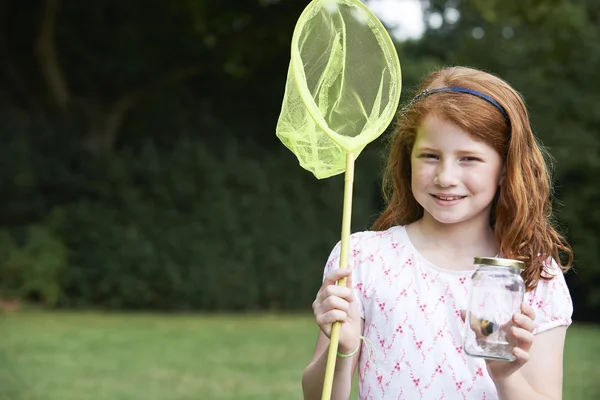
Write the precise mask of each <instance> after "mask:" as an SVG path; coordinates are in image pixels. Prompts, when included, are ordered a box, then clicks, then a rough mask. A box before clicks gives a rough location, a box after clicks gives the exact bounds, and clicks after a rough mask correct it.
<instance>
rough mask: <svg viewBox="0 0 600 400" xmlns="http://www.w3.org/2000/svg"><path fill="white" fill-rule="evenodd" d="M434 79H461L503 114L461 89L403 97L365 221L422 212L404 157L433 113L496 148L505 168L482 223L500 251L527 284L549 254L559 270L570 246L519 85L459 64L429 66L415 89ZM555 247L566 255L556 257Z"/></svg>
mask: <svg viewBox="0 0 600 400" xmlns="http://www.w3.org/2000/svg"><path fill="white" fill-rule="evenodd" d="M441 87H462V88H467V89H471V90H476V91H478V92H480V93H483V94H485V95H487V96H490V97H491V98H493V99H494V100H496V101H497V102H498V103H499V104H500V105H501V106H502V107H503V108H504V109H505V110H506V113H507V114H508V117H509V119H510V122H507V121H506V119H505V117H504V116H503V115H502V113H501V112H500V110H499V109H498V108H496V107H495V106H494V105H492V104H490V103H488V102H487V101H485V100H483V99H481V98H479V97H476V96H472V95H469V94H464V93H455V92H439V93H435V94H432V95H430V96H424V97H423V98H422V99H419V100H417V101H415V102H414V104H411V105H409V108H408V109H407V110H405V111H404V112H403V114H402V116H401V118H398V121H397V123H396V126H395V129H394V132H393V134H392V137H391V139H390V142H389V147H390V151H389V157H388V162H387V167H386V169H385V173H384V179H383V190H384V192H383V194H384V198H385V201H386V208H385V210H384V211H383V212H382V213H381V215H380V216H379V217H378V218H377V220H376V221H375V222H374V224H373V227H372V229H374V230H386V229H388V228H390V227H392V226H394V225H407V224H410V223H412V222H415V221H417V220H418V219H420V218H421V217H422V216H423V208H422V207H421V205H420V204H419V203H418V202H417V201H416V200H415V198H414V197H413V195H412V189H411V158H410V157H411V152H412V148H413V145H414V143H415V138H416V133H417V128H418V126H419V125H420V124H421V123H422V121H423V120H424V119H425V117H426V116H427V115H430V114H435V115H436V116H438V117H440V118H442V119H445V120H447V121H449V122H451V123H454V124H456V125H457V126H459V127H460V128H461V129H463V130H464V131H465V132H468V133H469V134H470V135H472V136H473V137H474V138H475V139H477V140H482V141H484V142H485V143H487V144H489V145H490V146H491V147H493V148H494V149H495V150H496V151H497V152H498V154H500V155H501V156H502V158H503V160H504V165H505V169H506V176H505V179H504V183H503V185H502V186H501V187H500V188H499V190H498V193H497V194H496V197H495V200H494V204H493V205H492V211H491V215H490V225H491V227H492V228H493V230H494V233H495V236H496V240H497V241H498V243H499V245H500V252H501V254H502V255H503V257H506V258H511V259H516V260H520V261H523V262H524V263H525V270H524V272H523V278H524V280H525V282H526V285H527V288H528V289H529V290H531V289H533V288H535V287H536V285H537V283H538V282H539V280H540V279H550V278H551V277H549V276H547V275H546V274H543V271H544V265H545V263H546V261H547V260H549V259H550V258H553V259H554V260H555V261H556V262H557V263H558V265H559V266H560V268H561V269H562V270H563V271H567V270H568V269H569V268H570V267H571V264H572V262H573V252H572V250H571V247H570V246H569V244H568V243H567V241H566V239H565V238H564V237H563V236H562V235H561V234H560V233H559V232H558V231H557V229H556V228H555V227H554V226H553V223H552V196H553V192H552V180H551V176H550V170H549V166H550V163H549V160H550V158H549V155H548V153H546V152H545V151H544V149H543V147H542V146H540V145H539V143H538V142H537V140H536V138H535V136H534V134H533V132H532V130H531V125H530V123H529V116H528V113H527V109H526V106H525V103H524V102H523V99H522V98H521V96H520V95H519V93H517V92H516V91H515V90H514V89H513V88H512V87H511V86H510V85H508V84H507V83H506V82H504V81H503V80H501V79H499V78H497V77H496V76H493V75H491V74H489V73H486V72H483V71H479V70H476V69H472V68H465V67H451V68H444V69H441V70H438V71H436V72H434V73H432V74H430V75H429V76H428V77H427V78H426V79H425V81H424V82H423V84H422V86H421V88H419V91H418V93H420V92H421V91H422V90H425V89H436V88H441ZM509 123H510V125H509ZM561 255H562V256H566V257H564V258H566V262H563V261H561Z"/></svg>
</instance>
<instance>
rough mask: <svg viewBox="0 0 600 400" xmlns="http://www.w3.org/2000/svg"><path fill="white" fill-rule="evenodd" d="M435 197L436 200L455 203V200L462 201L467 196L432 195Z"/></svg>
mask: <svg viewBox="0 0 600 400" xmlns="http://www.w3.org/2000/svg"><path fill="white" fill-rule="evenodd" d="M432 196H433V197H435V198H436V199H440V200H444V201H454V200H460V199H464V198H465V197H467V196H438V195H435V194H432Z"/></svg>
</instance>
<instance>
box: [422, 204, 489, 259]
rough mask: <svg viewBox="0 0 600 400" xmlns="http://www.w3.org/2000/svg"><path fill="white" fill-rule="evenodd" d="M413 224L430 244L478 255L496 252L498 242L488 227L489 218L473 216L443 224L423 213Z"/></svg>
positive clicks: (454, 251) (455, 251)
mask: <svg viewBox="0 0 600 400" xmlns="http://www.w3.org/2000/svg"><path fill="white" fill-rule="evenodd" d="M413 225H415V228H416V229H417V230H418V231H419V233H420V234H421V235H422V237H423V238H426V241H427V242H428V243H429V245H430V246H433V247H437V248H439V249H441V250H442V251H444V250H448V251H450V252H453V253H463V254H464V253H466V254H471V253H475V254H476V255H480V256H494V255H496V254H497V253H498V251H499V249H498V243H497V242H496V237H495V235H494V231H493V230H492V228H491V227H490V224H489V218H474V219H472V220H470V221H465V222H461V223H457V224H444V223H441V222H439V221H437V220H435V219H434V218H433V217H432V216H431V215H429V214H427V213H425V215H424V216H423V218H422V219H420V220H418V221H416V222H415V223H414V224H413Z"/></svg>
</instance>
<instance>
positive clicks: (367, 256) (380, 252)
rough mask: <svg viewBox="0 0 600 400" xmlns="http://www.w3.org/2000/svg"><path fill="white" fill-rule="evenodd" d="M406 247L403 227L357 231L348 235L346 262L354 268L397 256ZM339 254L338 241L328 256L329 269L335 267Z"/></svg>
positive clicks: (339, 243)
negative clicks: (399, 250)
mask: <svg viewBox="0 0 600 400" xmlns="http://www.w3.org/2000/svg"><path fill="white" fill-rule="evenodd" d="M405 246H406V230H405V229H404V226H399V225H398V226H393V227H391V228H389V229H386V230H384V231H359V232H355V233H352V234H351V235H350V243H349V245H348V261H349V263H350V264H351V265H353V266H354V267H357V266H359V265H361V264H368V263H369V262H375V261H376V260H381V259H387V258H389V257H392V256H397V255H398V252H397V250H398V249H400V248H404V247H405ZM340 252H341V242H340V241H338V242H337V244H336V245H335V247H334V248H333V250H332V251H331V254H330V255H329V260H328V266H329V268H332V267H334V266H335V265H337V262H338V260H339V256H340Z"/></svg>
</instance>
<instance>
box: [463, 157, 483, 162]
mask: <svg viewBox="0 0 600 400" xmlns="http://www.w3.org/2000/svg"><path fill="white" fill-rule="evenodd" d="M461 160H462V161H467V162H475V161H481V158H477V157H463V158H462V159H461Z"/></svg>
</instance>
